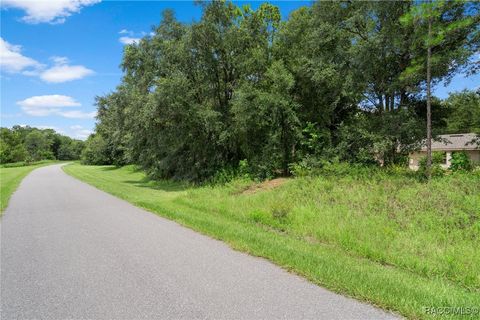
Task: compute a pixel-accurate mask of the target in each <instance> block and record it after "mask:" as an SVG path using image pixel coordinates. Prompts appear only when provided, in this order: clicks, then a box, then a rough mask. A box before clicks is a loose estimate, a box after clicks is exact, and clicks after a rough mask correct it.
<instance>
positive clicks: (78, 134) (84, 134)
mask: <svg viewBox="0 0 480 320" xmlns="http://www.w3.org/2000/svg"><path fill="white" fill-rule="evenodd" d="M92 133H93V131H92V130H87V129H82V130H76V131H74V132H73V137H74V138H77V139H80V140H85V139H87V138H88V136H89V135H91V134H92Z"/></svg>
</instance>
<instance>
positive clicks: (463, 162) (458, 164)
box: [450, 151, 473, 171]
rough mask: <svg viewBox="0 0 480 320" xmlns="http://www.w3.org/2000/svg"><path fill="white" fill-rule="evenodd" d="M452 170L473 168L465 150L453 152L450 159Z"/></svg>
mask: <svg viewBox="0 0 480 320" xmlns="http://www.w3.org/2000/svg"><path fill="white" fill-rule="evenodd" d="M450 163H451V164H450V169H451V170H452V171H470V170H472V169H473V165H472V161H471V160H470V158H469V157H468V155H467V154H466V153H465V152H463V151H462V152H453V153H452V160H451V161H450Z"/></svg>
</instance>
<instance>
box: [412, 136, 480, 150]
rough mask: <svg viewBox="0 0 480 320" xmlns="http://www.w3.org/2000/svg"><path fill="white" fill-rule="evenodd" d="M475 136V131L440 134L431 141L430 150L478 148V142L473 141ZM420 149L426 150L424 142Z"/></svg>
mask: <svg viewBox="0 0 480 320" xmlns="http://www.w3.org/2000/svg"><path fill="white" fill-rule="evenodd" d="M477 137H478V136H477V135H476V134H475V133H459V134H442V135H439V136H437V138H436V139H435V141H432V150H433V151H446V150H478V149H479V144H478V143H476V142H475V139H477ZM477 141H478V140H477ZM421 150H422V151H427V147H426V146H425V143H423V144H422V149H421Z"/></svg>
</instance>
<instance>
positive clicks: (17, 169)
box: [0, 160, 58, 213]
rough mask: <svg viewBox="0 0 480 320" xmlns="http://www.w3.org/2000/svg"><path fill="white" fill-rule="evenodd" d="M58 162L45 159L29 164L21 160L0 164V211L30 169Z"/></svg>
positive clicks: (3, 208)
mask: <svg viewBox="0 0 480 320" xmlns="http://www.w3.org/2000/svg"><path fill="white" fill-rule="evenodd" d="M53 163H58V161H53V160H45V161H39V162H36V163H33V164H30V165H25V164H24V163H23V162H19V163H9V164H5V165H1V166H0V213H1V212H3V210H5V208H6V207H7V205H8V200H9V199H10V197H11V195H12V194H13V192H14V191H15V190H16V189H17V187H18V185H19V184H20V182H21V181H22V179H23V178H25V176H26V175H27V174H29V173H30V172H31V171H32V170H34V169H36V168H39V167H43V166H46V165H49V164H53Z"/></svg>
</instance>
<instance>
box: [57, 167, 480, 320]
mask: <svg viewBox="0 0 480 320" xmlns="http://www.w3.org/2000/svg"><path fill="white" fill-rule="evenodd" d="M64 170H65V171H66V172H67V173H68V174H70V175H72V176H75V177H77V178H79V179H81V180H83V181H85V182H87V183H90V184H92V185H94V186H96V187H97V188H99V189H102V190H105V191H107V192H109V193H111V194H113V195H116V196H118V197H120V198H123V199H125V200H127V201H129V202H131V203H133V204H135V205H137V206H140V207H143V208H145V209H147V210H150V211H152V212H155V213H157V214H159V215H161V216H164V217H167V218H169V219H172V220H175V221H178V222H179V223H181V224H183V225H185V226H188V227H190V228H192V229H194V230H197V231H199V232H201V233H204V234H207V235H209V236H211V237H213V238H217V239H220V240H222V241H225V242H227V243H228V244H229V245H231V246H232V247H233V248H235V249H237V250H241V251H245V252H248V253H250V254H252V255H256V256H261V257H265V258H267V259H269V260H271V261H273V262H274V263H276V264H278V265H280V266H282V267H283V268H285V269H287V270H290V271H292V272H295V273H297V274H300V275H303V276H304V277H306V278H308V279H310V280H311V281H312V282H314V283H317V284H319V285H321V286H324V287H326V288H329V289H331V290H333V291H336V292H339V293H342V294H346V295H348V296H351V297H355V298H357V299H360V300H363V301H368V302H370V303H372V304H374V305H377V306H380V307H382V308H384V309H388V310H393V311H395V312H398V313H400V314H402V315H404V316H407V317H409V318H433V316H432V315H430V314H428V313H426V312H425V308H427V307H470V308H471V307H478V308H480V250H479V248H480V177H479V175H478V173H477V174H469V175H467V174H463V175H451V176H447V177H443V178H439V179H434V180H433V181H431V182H430V183H429V184H426V183H422V182H419V181H417V180H415V179H414V178H411V177H406V176H404V175H401V174H392V175H384V174H372V175H370V176H368V177H366V178H358V177H357V178H355V177H351V176H342V177H335V176H332V177H305V178H295V179H289V180H287V182H286V183H284V184H282V185H280V186H278V187H276V188H275V189H271V190H262V189H259V190H257V192H244V191H245V190H251V186H252V184H254V182H251V181H242V180H239V181H234V182H232V183H229V184H227V185H224V186H215V187H211V186H203V187H193V186H188V185H185V184H180V183H173V182H154V181H150V180H148V179H147V178H146V177H145V175H144V173H142V172H141V171H138V170H135V168H134V167H132V166H127V167H123V168H115V167H111V166H82V165H79V164H74V165H69V166H66V167H64ZM248 188H250V189H248ZM245 272H248V270H245ZM479 315H480V314H477V315H474V316H471V318H477V317H479ZM444 318H461V319H465V318H469V316H465V315H463V316H461V315H458V314H457V315H451V316H448V317H444Z"/></svg>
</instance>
